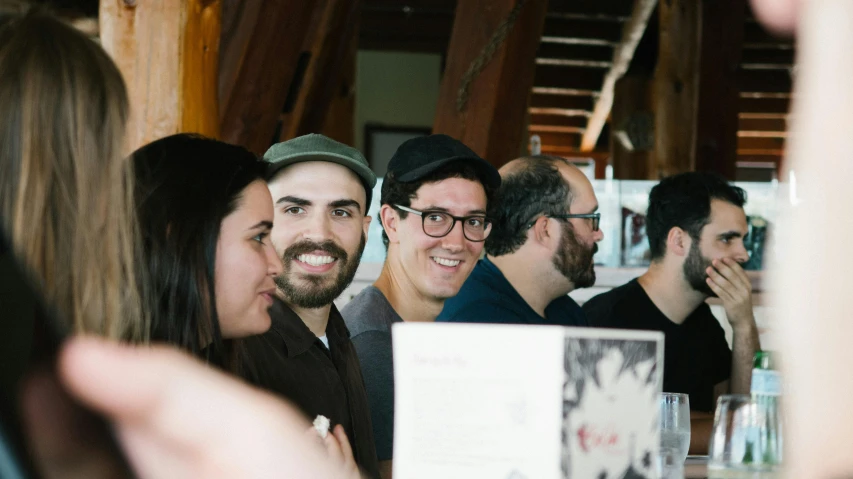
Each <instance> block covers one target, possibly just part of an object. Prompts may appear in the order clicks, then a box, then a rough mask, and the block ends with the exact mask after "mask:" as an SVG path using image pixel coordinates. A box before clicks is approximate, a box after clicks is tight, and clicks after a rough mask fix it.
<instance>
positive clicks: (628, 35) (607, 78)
mask: <svg viewBox="0 0 853 479" xmlns="http://www.w3.org/2000/svg"><path fill="white" fill-rule="evenodd" d="M655 5H657V0H636V1H635V2H634V10H633V12H632V13H631V19H630V20H629V21H628V23H626V24H625V27H624V29H623V31H622V40H621V42H620V43H619V46H618V47H616V49H615V50H614V52H613V65H612V66H611V67H610V70H608V71H607V73H606V74H605V75H604V81H603V82H602V85H601V90H600V91H601V94H600V95H599V96H598V101H597V102H596V104H595V108H594V109H593V111H592V116H591V117H589V122H588V123H587V126H586V131H585V132H584V135H583V138H582V139H581V150H583V151H591V150H593V149H594V148H595V145H596V143H598V137H599V135H601V129H602V128H604V124H605V123H606V122H607V118H608V117H609V116H610V108H611V107H612V106H613V90H614V88H615V87H616V80H618V79H619V78H621V77H622V75H624V74H625V72H626V71H628V67H629V66H630V65H631V59H632V58H634V51H636V49H637V45H638V44H639V43H640V40H641V39H642V38H643V34H644V33H645V32H646V25H648V23H649V17H651V15H652V11H653V10H654V9H655Z"/></svg>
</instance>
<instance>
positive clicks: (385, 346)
mask: <svg viewBox="0 0 853 479" xmlns="http://www.w3.org/2000/svg"><path fill="white" fill-rule="evenodd" d="M352 344H353V346H355V350H356V353H357V354H358V361H359V363H360V364H361V375H362V377H363V378H364V388H365V391H366V392H367V403H368V406H369V407H370V419H371V422H372V424H373V438H374V440H375V441H376V455H377V457H378V459H379V460H380V461H389V460H391V459H392V458H393V447H394V366H393V362H392V354H391V335H390V334H388V333H384V332H380V331H368V332H365V333H361V334H359V335H356V336H354V337H353V338H352Z"/></svg>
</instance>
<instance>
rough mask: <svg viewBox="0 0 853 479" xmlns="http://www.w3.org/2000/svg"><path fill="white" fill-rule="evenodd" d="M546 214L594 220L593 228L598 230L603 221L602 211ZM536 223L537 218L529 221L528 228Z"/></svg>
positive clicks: (555, 216) (547, 216) (564, 218)
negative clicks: (575, 213)
mask: <svg viewBox="0 0 853 479" xmlns="http://www.w3.org/2000/svg"><path fill="white" fill-rule="evenodd" d="M544 216H545V217H546V218H554V219H561V220H568V219H571V218H583V219H588V220H592V230H593V231H598V226H599V224H600V223H601V213H584V214H577V215H570V214H565V215H544ZM534 223H535V220H534V221H531V222H530V223H527V228H528V229H530V228H532V227H533V224H534Z"/></svg>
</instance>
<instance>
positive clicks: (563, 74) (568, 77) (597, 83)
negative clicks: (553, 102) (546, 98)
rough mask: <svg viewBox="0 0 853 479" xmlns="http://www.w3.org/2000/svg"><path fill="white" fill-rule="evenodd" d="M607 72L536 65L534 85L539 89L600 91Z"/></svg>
mask: <svg viewBox="0 0 853 479" xmlns="http://www.w3.org/2000/svg"><path fill="white" fill-rule="evenodd" d="M604 77H605V70H601V69H589V68H578V67H568V66H558V65H536V72H535V75H534V79H533V84H534V85H535V86H537V87H547V88H565V89H579V90H590V91H599V90H600V89H601V85H602V83H603V81H604Z"/></svg>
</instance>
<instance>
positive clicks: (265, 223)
mask: <svg viewBox="0 0 853 479" xmlns="http://www.w3.org/2000/svg"><path fill="white" fill-rule="evenodd" d="M259 228H260V229H267V230H271V229H272V222H271V221H266V220H263V221H260V222H258V224H256V225H254V226H252V227H250V228H248V229H250V230H255V229H259Z"/></svg>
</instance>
